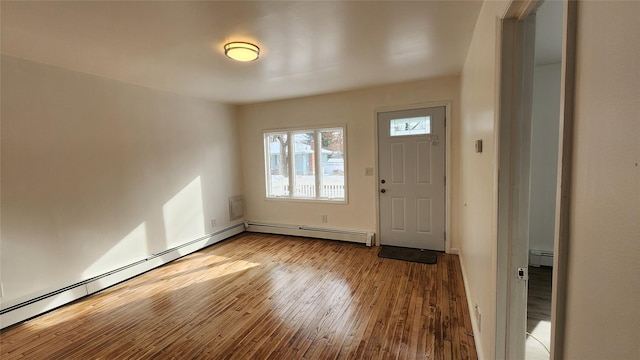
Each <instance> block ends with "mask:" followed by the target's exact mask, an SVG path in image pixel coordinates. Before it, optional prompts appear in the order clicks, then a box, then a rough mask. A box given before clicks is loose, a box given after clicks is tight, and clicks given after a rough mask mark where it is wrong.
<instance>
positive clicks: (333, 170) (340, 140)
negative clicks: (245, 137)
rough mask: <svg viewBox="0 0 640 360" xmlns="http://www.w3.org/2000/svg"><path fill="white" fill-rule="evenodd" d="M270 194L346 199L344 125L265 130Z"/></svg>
mask: <svg viewBox="0 0 640 360" xmlns="http://www.w3.org/2000/svg"><path fill="white" fill-rule="evenodd" d="M264 145H265V174H266V184H267V189H266V193H267V197H270V198H290V199H307V200H321V201H345V200H346V182H345V169H346V168H345V158H346V156H345V148H346V146H345V145H346V144H345V136H344V127H331V128H320V129H304V130H281V131H274V132H266V133H265V134H264Z"/></svg>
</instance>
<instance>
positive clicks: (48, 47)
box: [1, 0, 482, 103]
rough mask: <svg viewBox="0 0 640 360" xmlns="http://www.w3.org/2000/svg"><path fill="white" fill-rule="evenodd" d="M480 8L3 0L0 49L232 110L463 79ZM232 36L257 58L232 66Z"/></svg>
mask: <svg viewBox="0 0 640 360" xmlns="http://www.w3.org/2000/svg"><path fill="white" fill-rule="evenodd" d="M481 4H482V2H481V1H459V0H449V1H406V2H405V1H290V2H287V1H256V2H249V1H209V2H207V1H201V2H191V1H157V2H156V1H122V2H120V1H118V2H112V1H104V2H94V1H77V2H74V1H69V2H66V1H65V2H62V1H48V2H47V1H44V2H33V1H20V2H18V1H16V2H7V1H2V2H1V16H2V19H1V21H2V22H1V30H2V43H1V49H2V53H3V54H6V55H10V56H15V57H19V58H23V59H27V60H32V61H36V62H41V63H46V64H51V65H56V66H60V67H63V68H67V69H72V70H76V71H80V72H84V73H89V74H94V75H98V76H102V77H106V78H110V79H116V80H120V81H124V82H128V83H133V84H138V85H142V86H147V87H151V88H155V89H161V90H167V91H171V92H176V93H180V94H184V95H189V96H195V97H202V98H207V99H212V100H216V101H221V102H227V103H251V102H259V101H266V100H274V99H282V98H290V97H298V96H305V95H314V94H321V93H328V92H335V91H341V90H347V89H354V88H359V87H365V86H371V85H379V84H387V83H395V82H402V81H410V80H416V79H423V78H429V77H435V76H442V75H449V74H458V73H460V71H461V70H462V65H463V62H464V59H465V56H466V53H467V49H468V47H469V43H470V41H471V36H472V33H473V29H474V26H475V22H476V18H477V16H478V12H479V10H480V7H481ZM230 40H243V41H251V42H254V43H256V44H257V45H258V46H260V48H261V49H262V54H261V58H260V59H259V60H258V61H255V62H251V63H236V62H233V61H231V60H229V59H227V58H226V57H225V56H224V53H223V50H222V46H223V44H224V43H225V42H227V41H230Z"/></svg>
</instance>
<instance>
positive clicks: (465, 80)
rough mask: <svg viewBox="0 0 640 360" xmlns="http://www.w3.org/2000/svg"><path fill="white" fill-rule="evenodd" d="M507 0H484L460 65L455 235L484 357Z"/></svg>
mask: <svg viewBox="0 0 640 360" xmlns="http://www.w3.org/2000/svg"><path fill="white" fill-rule="evenodd" d="M508 5H509V2H508V1H485V2H484V3H483V5H482V9H481V10H480V14H479V16H478V21H477V23H476V27H475V30H474V33H473V38H472V40H471V45H470V47H469V52H468V53H467V58H466V61H465V64H464V68H463V70H462V77H461V124H460V128H461V130H460V131H461V135H460V143H458V144H456V145H455V148H456V149H457V151H459V152H460V162H459V169H458V172H459V174H460V176H459V177H457V178H456V179H454V181H455V183H454V188H458V189H459V191H460V198H459V200H458V201H459V203H458V204H455V205H458V206H459V207H460V209H461V210H460V211H459V212H454V214H453V218H454V219H457V221H458V223H459V231H458V232H457V233H456V232H454V236H455V238H454V241H455V242H457V243H458V244H459V247H460V255H461V257H460V260H461V264H462V267H463V269H464V273H465V276H466V280H467V283H468V286H469V293H468V294H467V297H468V299H469V302H470V303H471V304H472V305H475V304H478V307H479V310H480V312H481V318H482V320H481V324H480V329H479V332H476V334H475V342H476V346H477V348H478V353H479V356H480V357H481V358H483V359H487V360H488V359H494V358H495V345H494V341H495V331H496V325H495V324H496V321H495V318H496V266H497V248H496V246H497V244H496V238H497V234H496V232H497V227H496V223H497V193H496V190H497V186H496V185H497V184H496V177H497V160H496V159H497V152H496V150H497V149H496V131H497V118H498V107H497V106H498V105H497V104H498V95H499V94H498V89H499V71H498V70H499V68H498V66H499V57H498V55H497V54H498V52H497V50H498V49H497V47H498V43H497V39H499V34H500V31H499V26H498V19H499V18H500V17H501V16H503V14H504V13H505V11H506V9H507V6H508ZM478 139H482V140H483V148H484V151H483V152H482V153H480V154H478V153H476V152H475V148H474V144H475V140H478ZM455 205H454V210H455V209H456V206H455ZM471 316H472V317H473V316H474V315H473V313H472V314H471ZM475 325H476V326H477V325H478V324H477V322H476V323H475Z"/></svg>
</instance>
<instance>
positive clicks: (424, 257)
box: [378, 246, 438, 264]
mask: <svg viewBox="0 0 640 360" xmlns="http://www.w3.org/2000/svg"><path fill="white" fill-rule="evenodd" d="M378 256H379V257H381V258H386V259H396V260H404V261H412V262H418V263H422V264H435V263H437V262H438V253H437V252H435V251H431V250H421V249H411V248H405V247H399V246H381V247H380V251H378Z"/></svg>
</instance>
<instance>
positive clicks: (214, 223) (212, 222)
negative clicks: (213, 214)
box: [211, 219, 217, 227]
mask: <svg viewBox="0 0 640 360" xmlns="http://www.w3.org/2000/svg"><path fill="white" fill-rule="evenodd" d="M216 223H217V221H216V219H211V227H216Z"/></svg>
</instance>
